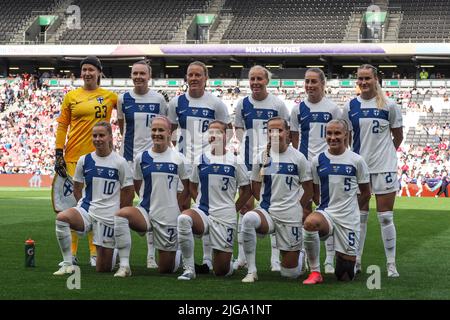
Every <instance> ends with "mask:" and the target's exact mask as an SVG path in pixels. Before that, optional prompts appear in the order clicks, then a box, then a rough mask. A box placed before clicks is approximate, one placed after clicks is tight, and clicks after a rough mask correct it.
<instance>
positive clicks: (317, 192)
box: [313, 183, 320, 206]
mask: <svg viewBox="0 0 450 320" xmlns="http://www.w3.org/2000/svg"><path fill="white" fill-rule="evenodd" d="M313 192H314V194H313V201H314V204H315V205H316V206H318V205H319V202H320V187H319V185H318V184H315V183H314V185H313Z"/></svg>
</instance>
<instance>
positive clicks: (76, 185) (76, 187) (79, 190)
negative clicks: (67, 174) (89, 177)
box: [73, 181, 84, 202]
mask: <svg viewBox="0 0 450 320" xmlns="http://www.w3.org/2000/svg"><path fill="white" fill-rule="evenodd" d="M83 187H84V183H83V182H78V181H74V182H73V196H74V197H75V200H77V202H78V201H79V200H80V199H81V197H82V196H83Z"/></svg>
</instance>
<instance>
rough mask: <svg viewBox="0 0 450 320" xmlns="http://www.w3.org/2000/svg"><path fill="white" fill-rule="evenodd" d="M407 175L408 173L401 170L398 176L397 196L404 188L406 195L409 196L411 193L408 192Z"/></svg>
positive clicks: (400, 194)
mask: <svg viewBox="0 0 450 320" xmlns="http://www.w3.org/2000/svg"><path fill="white" fill-rule="evenodd" d="M409 180H410V179H409V177H408V174H407V173H406V171H405V172H402V174H401V178H400V191H399V192H398V196H399V197H401V196H402V193H403V190H405V192H406V195H407V196H408V198H409V197H411V193H410V192H409V188H408V183H409Z"/></svg>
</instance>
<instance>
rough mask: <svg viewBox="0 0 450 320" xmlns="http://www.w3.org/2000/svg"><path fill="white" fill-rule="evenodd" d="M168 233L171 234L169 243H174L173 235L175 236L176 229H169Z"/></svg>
mask: <svg viewBox="0 0 450 320" xmlns="http://www.w3.org/2000/svg"><path fill="white" fill-rule="evenodd" d="M167 233H168V234H169V242H172V239H173V235H174V234H175V229H174V228H167Z"/></svg>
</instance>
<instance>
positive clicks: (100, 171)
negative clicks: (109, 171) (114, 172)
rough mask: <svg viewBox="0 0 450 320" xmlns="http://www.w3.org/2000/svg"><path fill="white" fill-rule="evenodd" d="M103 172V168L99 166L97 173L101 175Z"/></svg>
mask: <svg viewBox="0 0 450 320" xmlns="http://www.w3.org/2000/svg"><path fill="white" fill-rule="evenodd" d="M102 173H103V169H101V168H97V174H98V175H99V176H101V175H102Z"/></svg>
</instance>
